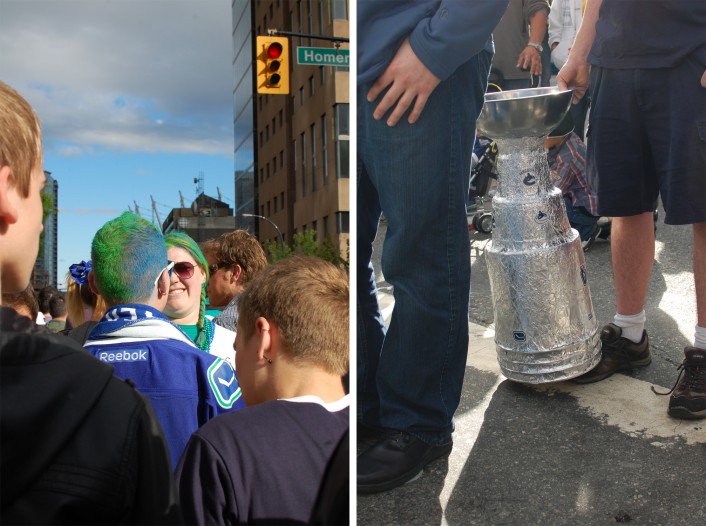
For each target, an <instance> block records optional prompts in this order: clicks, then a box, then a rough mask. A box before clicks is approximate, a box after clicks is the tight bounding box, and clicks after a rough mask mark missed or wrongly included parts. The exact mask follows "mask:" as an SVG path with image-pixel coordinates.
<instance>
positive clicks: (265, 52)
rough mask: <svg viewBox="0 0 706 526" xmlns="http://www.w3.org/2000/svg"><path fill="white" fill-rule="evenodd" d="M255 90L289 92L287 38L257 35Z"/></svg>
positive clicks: (271, 92)
mask: <svg viewBox="0 0 706 526" xmlns="http://www.w3.org/2000/svg"><path fill="white" fill-rule="evenodd" d="M256 46H257V92H258V93H267V94H270V95H285V94H287V93H289V39H288V38H286V37H270V36H259V37H257V42H256Z"/></svg>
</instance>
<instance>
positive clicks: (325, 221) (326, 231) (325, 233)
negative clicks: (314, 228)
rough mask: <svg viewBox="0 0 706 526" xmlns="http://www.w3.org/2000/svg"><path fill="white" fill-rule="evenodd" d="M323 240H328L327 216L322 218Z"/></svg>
mask: <svg viewBox="0 0 706 526" xmlns="http://www.w3.org/2000/svg"><path fill="white" fill-rule="evenodd" d="M323 234H324V239H326V238H328V216H324V232H323Z"/></svg>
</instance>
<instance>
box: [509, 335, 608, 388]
mask: <svg viewBox="0 0 706 526" xmlns="http://www.w3.org/2000/svg"><path fill="white" fill-rule="evenodd" d="M496 351H497V354H498V363H499V364H500V370H501V371H502V373H503V375H504V376H505V377H506V378H508V379H509V380H514V381H516V382H522V383H527V384H543V383H549V382H559V381H563V380H570V379H571V378H576V377H577V376H581V375H582V374H584V373H587V372H588V371H590V370H591V369H593V368H594V367H595V366H596V365H598V362H599V361H600V360H601V339H600V332H599V331H598V330H597V329H596V330H595V331H594V333H593V334H592V335H591V336H590V337H589V338H588V339H587V340H584V341H579V342H575V343H571V344H568V345H564V346H562V347H560V348H557V349H537V348H525V349H522V350H518V349H511V348H505V347H503V346H501V345H498V344H496Z"/></svg>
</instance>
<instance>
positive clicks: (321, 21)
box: [318, 0, 324, 35]
mask: <svg viewBox="0 0 706 526" xmlns="http://www.w3.org/2000/svg"><path fill="white" fill-rule="evenodd" d="M318 12H319V34H320V35H323V34H324V2H323V0H319V9H318Z"/></svg>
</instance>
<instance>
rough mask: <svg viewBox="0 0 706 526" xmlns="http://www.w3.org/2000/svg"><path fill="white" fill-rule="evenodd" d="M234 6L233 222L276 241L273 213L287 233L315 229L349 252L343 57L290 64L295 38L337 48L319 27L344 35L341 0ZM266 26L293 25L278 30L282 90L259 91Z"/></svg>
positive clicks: (263, 0)
mask: <svg viewBox="0 0 706 526" xmlns="http://www.w3.org/2000/svg"><path fill="white" fill-rule="evenodd" d="M232 9H233V45H234V61H233V68H234V73H235V89H234V91H233V96H234V115H235V123H234V124H235V170H236V177H235V196H236V197H235V203H236V208H235V213H236V218H237V224H238V225H239V226H240V227H241V228H249V229H250V230H251V231H255V232H258V237H259V239H260V240H261V241H264V240H272V241H274V242H279V233H278V232H277V229H276V228H275V227H274V226H273V224H272V223H274V225H277V226H278V227H279V230H280V231H281V232H282V233H283V235H284V237H285V239H286V241H287V242H291V241H292V236H293V235H294V234H295V233H296V232H301V231H303V230H314V231H315V232H316V233H317V238H318V239H319V241H320V242H323V240H325V239H326V238H328V239H330V240H331V241H332V242H333V244H334V246H337V247H339V249H340V253H341V255H342V256H343V257H344V258H348V257H349V254H348V238H349V219H348V217H349V210H350V204H349V181H350V179H349V166H348V161H349V118H348V108H349V100H350V92H349V71H348V67H335V66H331V65H302V64H297V48H298V47H320V48H329V49H331V50H335V49H336V47H335V46H336V44H335V43H334V42H333V41H331V40H327V39H319V38H316V37H317V36H323V37H338V38H341V39H343V40H347V38H348V34H349V33H348V29H349V25H348V1H347V0H249V1H243V0H233V2H232ZM268 30H277V31H282V32H285V33H296V34H297V35H285V36H287V38H288V39H289V63H288V64H287V67H288V69H289V80H290V86H289V88H290V89H289V94H288V95H272V94H258V93H257V91H256V76H255V73H256V70H255V67H254V61H255V56H256V55H257V54H258V53H259V52H260V51H261V50H257V49H256V47H257V46H256V38H255V37H256V36H258V35H267V34H268ZM300 35H302V36H300ZM338 45H340V49H345V50H347V49H348V43H347V42H339V43H338ZM344 53H346V52H344ZM344 53H342V54H344ZM243 214H254V215H255V217H252V216H244V215H243ZM256 216H262V217H264V218H266V220H260V219H259V218H258V217H256Z"/></svg>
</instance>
